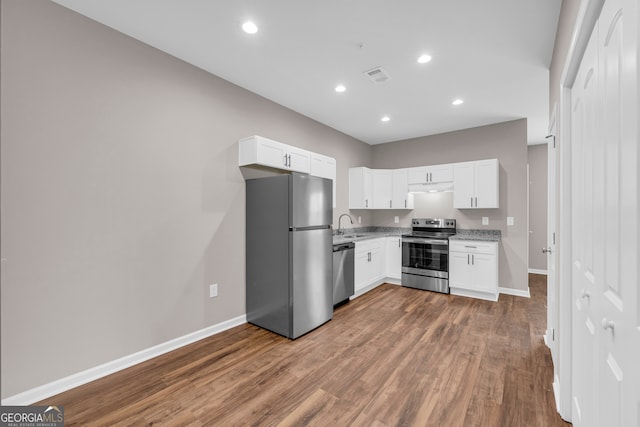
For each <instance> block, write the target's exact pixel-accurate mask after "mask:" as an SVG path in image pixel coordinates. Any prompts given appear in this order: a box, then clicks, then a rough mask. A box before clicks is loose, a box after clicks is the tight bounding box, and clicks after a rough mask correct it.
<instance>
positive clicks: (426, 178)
mask: <svg viewBox="0 0 640 427" xmlns="http://www.w3.org/2000/svg"><path fill="white" fill-rule="evenodd" d="M425 175H426V176H425V177H424V178H425V181H426V182H429V172H427V173H425Z"/></svg>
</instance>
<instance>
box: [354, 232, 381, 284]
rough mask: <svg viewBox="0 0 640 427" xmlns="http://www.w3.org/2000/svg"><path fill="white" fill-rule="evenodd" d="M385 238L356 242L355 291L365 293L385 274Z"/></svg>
mask: <svg viewBox="0 0 640 427" xmlns="http://www.w3.org/2000/svg"><path fill="white" fill-rule="evenodd" d="M385 241H386V239H385V238H378V239H370V240H363V241H360V242H356V248H355V253H354V263H355V265H354V269H355V272H354V273H355V274H354V275H355V292H356V295H357V294H358V293H360V294H361V293H363V291H366V288H367V287H369V286H371V285H375V284H376V282H377V281H379V280H380V279H382V278H383V277H384V274H385V270H384V269H385V260H384V257H385Z"/></svg>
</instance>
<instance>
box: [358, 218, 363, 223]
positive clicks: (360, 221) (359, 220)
mask: <svg viewBox="0 0 640 427" xmlns="http://www.w3.org/2000/svg"><path fill="white" fill-rule="evenodd" d="M358 224H362V217H361V216H359V217H358Z"/></svg>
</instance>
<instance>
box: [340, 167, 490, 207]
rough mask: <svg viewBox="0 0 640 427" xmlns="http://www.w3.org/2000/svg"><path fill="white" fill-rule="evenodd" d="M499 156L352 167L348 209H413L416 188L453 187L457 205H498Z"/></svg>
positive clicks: (430, 189)
mask: <svg viewBox="0 0 640 427" xmlns="http://www.w3.org/2000/svg"><path fill="white" fill-rule="evenodd" d="M498 177H499V164H498V159H490V160H478V161H474V162H464V163H450V164H445V165H435V166H421V167H416V168H407V169H369V168H365V167H359V168H351V169H349V209H413V197H414V195H413V192H427V191H453V207H454V208H457V209H490V208H498V207H499V204H500V197H499V194H498V187H499V182H498Z"/></svg>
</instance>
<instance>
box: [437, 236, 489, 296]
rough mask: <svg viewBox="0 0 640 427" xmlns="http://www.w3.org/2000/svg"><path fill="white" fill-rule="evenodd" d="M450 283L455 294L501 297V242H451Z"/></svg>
mask: <svg viewBox="0 0 640 427" xmlns="http://www.w3.org/2000/svg"><path fill="white" fill-rule="evenodd" d="M449 287H450V288H451V293H452V294H454V295H463V296H470V297H475V298H482V299H488V300H492V301H496V300H497V299H498V243H497V242H484V241H475V240H456V241H451V242H450V243H449Z"/></svg>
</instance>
